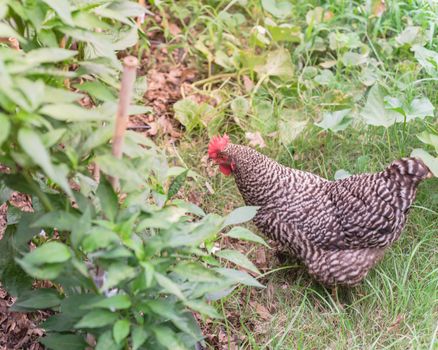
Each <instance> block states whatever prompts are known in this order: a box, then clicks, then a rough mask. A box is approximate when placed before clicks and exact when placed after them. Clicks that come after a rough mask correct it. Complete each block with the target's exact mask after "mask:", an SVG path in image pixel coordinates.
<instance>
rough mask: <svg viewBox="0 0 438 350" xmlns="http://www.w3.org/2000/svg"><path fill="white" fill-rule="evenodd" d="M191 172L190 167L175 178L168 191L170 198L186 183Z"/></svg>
mask: <svg viewBox="0 0 438 350" xmlns="http://www.w3.org/2000/svg"><path fill="white" fill-rule="evenodd" d="M188 173H189V169H186V170H184V171H183V172H182V173H181V174H179V175H178V176H177V177H175V179H173V181H172V183H171V184H170V186H169V190H168V191H167V198H168V199H170V198H172V197H173V196H175V195H176V194H177V193H178V191H179V189H180V188H181V186H182V185H183V184H184V182H185V181H186V178H187V174H188Z"/></svg>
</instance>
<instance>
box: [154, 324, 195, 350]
mask: <svg viewBox="0 0 438 350" xmlns="http://www.w3.org/2000/svg"><path fill="white" fill-rule="evenodd" d="M153 332H154V334H155V337H156V338H157V341H158V343H160V344H161V345H162V346H164V348H165V349H168V350H188V349H187V348H186V347H185V346H184V344H182V343H181V341H180V340H179V339H178V337H177V336H176V334H175V333H174V332H173V331H172V330H171V329H170V328H168V327H164V326H161V327H155V328H154V329H153Z"/></svg>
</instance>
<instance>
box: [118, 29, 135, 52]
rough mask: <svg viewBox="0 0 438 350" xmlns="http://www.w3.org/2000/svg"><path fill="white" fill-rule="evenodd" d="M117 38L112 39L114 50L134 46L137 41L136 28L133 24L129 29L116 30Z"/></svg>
mask: <svg viewBox="0 0 438 350" xmlns="http://www.w3.org/2000/svg"><path fill="white" fill-rule="evenodd" d="M117 34H118V38H117V40H116V41H113V43H112V46H113V49H114V50H118V51H121V50H125V49H127V48H128V47H131V46H134V45H135V44H136V43H137V41H138V28H137V26H133V27H132V29H131V30H129V31H121V30H119V31H118V33H117Z"/></svg>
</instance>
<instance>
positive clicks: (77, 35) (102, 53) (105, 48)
mask: <svg viewBox="0 0 438 350" xmlns="http://www.w3.org/2000/svg"><path fill="white" fill-rule="evenodd" d="M60 30H61V31H62V32H63V33H64V34H66V35H68V36H70V37H72V38H74V39H76V40H78V41H83V42H85V43H87V45H86V49H85V59H86V60H92V59H96V58H98V57H105V58H108V59H109V60H110V61H111V65H113V66H115V67H116V68H121V65H120V62H119V61H118V60H117V57H116V55H115V52H114V49H113V46H112V43H111V41H110V40H109V38H108V37H107V36H106V35H105V34H104V33H96V32H92V31H87V30H83V29H79V28H70V27H61V28H60Z"/></svg>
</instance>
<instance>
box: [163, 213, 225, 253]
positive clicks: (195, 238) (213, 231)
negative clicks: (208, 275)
mask: <svg viewBox="0 0 438 350" xmlns="http://www.w3.org/2000/svg"><path fill="white" fill-rule="evenodd" d="M179 209H181V208H179ZM222 224H223V219H222V218H221V217H220V216H218V215H214V214H209V215H207V216H205V217H204V218H203V219H202V220H201V221H199V222H197V223H196V224H193V227H195V228H194V229H192V230H191V232H190V233H185V234H184V233H181V232H178V231H177V232H176V234H175V235H173V237H171V238H170V239H169V240H168V241H166V242H165V243H164V245H165V246H169V247H178V246H191V247H198V246H199V244H201V243H202V242H204V241H206V240H213V239H214V238H215V237H216V235H217V233H218V232H219V231H220V229H221V227H222Z"/></svg>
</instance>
